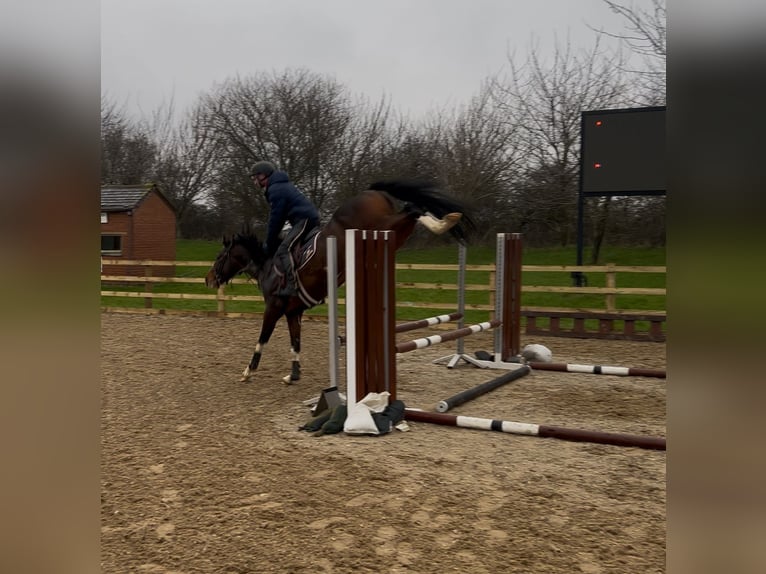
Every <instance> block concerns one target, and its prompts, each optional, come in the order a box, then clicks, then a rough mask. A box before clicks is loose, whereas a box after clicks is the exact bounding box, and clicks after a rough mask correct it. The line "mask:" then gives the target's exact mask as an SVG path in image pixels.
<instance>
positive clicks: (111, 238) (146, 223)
mask: <svg viewBox="0 0 766 574" xmlns="http://www.w3.org/2000/svg"><path fill="white" fill-rule="evenodd" d="M101 257H102V259H153V260H162V261H174V260H175V257H176V212H175V208H174V207H173V205H172V204H171V203H170V201H168V199H167V198H166V197H165V195H164V194H163V193H162V192H161V191H160V189H159V188H158V187H157V186H156V185H154V184H146V185H130V186H128V185H110V186H105V187H102V188H101ZM144 272H145V271H144V267H141V266H132V265H131V266H125V265H119V266H117V265H103V267H102V273H103V274H105V275H144ZM151 272H152V274H153V275H157V276H170V275H173V273H174V267H173V266H167V267H153V268H152V270H151Z"/></svg>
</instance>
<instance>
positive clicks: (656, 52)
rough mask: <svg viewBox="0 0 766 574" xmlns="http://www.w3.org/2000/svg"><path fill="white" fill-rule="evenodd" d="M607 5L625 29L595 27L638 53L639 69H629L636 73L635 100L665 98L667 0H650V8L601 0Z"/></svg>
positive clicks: (662, 100) (651, 102)
mask: <svg viewBox="0 0 766 574" xmlns="http://www.w3.org/2000/svg"><path fill="white" fill-rule="evenodd" d="M603 2H604V4H606V5H607V6H608V7H609V9H610V10H611V11H612V12H614V13H615V14H618V15H619V16H621V17H622V18H623V20H624V23H625V30H624V31H623V32H621V33H614V32H608V31H605V30H602V29H599V30H596V31H597V32H598V33H599V34H603V35H605V36H609V37H611V38H617V39H619V40H620V41H621V42H622V43H623V44H625V45H626V46H627V47H628V49H629V50H630V51H631V52H633V53H634V54H635V55H637V56H638V57H639V59H640V60H641V62H642V64H643V68H641V69H629V70H628V71H629V72H631V73H633V74H635V75H637V76H638V78H639V85H640V87H641V93H640V95H639V100H638V102H637V103H638V104H641V105H662V104H664V103H665V98H666V72H665V68H666V63H667V45H666V43H667V38H666V34H667V9H666V0H651V7H650V8H636V7H633V5H632V3H631V4H626V3H624V2H614V1H612V0H603Z"/></svg>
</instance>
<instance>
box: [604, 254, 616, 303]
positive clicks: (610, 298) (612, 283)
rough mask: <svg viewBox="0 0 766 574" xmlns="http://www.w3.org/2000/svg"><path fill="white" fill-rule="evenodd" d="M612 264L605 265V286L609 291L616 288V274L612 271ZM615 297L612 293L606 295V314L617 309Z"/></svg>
mask: <svg viewBox="0 0 766 574" xmlns="http://www.w3.org/2000/svg"><path fill="white" fill-rule="evenodd" d="M614 267H615V265H614V263H607V264H606V286H607V287H609V288H610V289H614V288H615V287H617V272H616V271H615V269H614ZM616 300H617V296H616V295H615V294H614V293H608V294H607V295H606V310H607V312H611V311H614V310H615V309H617V304H616Z"/></svg>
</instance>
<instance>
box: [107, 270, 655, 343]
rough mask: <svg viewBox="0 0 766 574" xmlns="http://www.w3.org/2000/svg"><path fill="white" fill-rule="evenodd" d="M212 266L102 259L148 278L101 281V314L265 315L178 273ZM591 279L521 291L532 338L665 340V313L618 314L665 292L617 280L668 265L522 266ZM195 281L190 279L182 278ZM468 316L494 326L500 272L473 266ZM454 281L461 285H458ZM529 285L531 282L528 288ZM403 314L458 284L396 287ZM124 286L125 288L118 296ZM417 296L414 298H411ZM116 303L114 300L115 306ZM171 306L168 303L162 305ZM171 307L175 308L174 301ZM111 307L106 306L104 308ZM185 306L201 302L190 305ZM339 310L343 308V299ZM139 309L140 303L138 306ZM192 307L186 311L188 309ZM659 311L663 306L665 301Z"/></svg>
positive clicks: (253, 303) (254, 302)
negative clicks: (421, 297)
mask: <svg viewBox="0 0 766 574" xmlns="http://www.w3.org/2000/svg"><path fill="white" fill-rule="evenodd" d="M211 264H212V262H211V261H156V260H135V259H133V260H123V259H106V258H104V259H102V269H103V266H110V269H114V268H113V267H111V266H131V267H134V268H135V267H136V266H138V267H140V268H143V269H144V275H142V276H137V275H104V274H102V275H101V284H102V289H101V296H102V300H104V299H103V298H122V299H123V301H122V302H120V301H119V300H118V301H117V303H116V304H112V305H109V304H104V305H102V310H104V311H108V312H124V313H145V314H154V313H157V314H171V313H182V314H192V315H208V316H211V315H212V316H221V317H249V316H254V315H259V314H260V311H261V310H262V301H263V300H262V298H261V296H260V293H259V292H258V291H257V289H255V288H252V289H251V294H242V293H239V294H234V293H232V291H233V290H237V289H239V287H238V286H241V285H246V284H250V283H251V282H250V281H248V280H246V279H244V278H237V279H234V280H233V281H232V282H231V285H233V288H232V287H226V286H223V287H220V288H218V290H217V292H216V293H212V292H206V291H209V290H208V289H207V288H206V287H205V286H204V283H205V280H204V278H203V277H201V276H200V275H201V274H202V271H197V270H194V271H189V272H186V271H184V272H179V271H178V268H184V269H190V270H193V269H194V268H198V267H202V268H204V269H205V270H206V269H208V268H209V267H210V266H211ZM166 266H175V267H176V273H175V276H173V277H162V276H155V275H153V272H152V270H153V268H156V267H166ZM396 269H397V271H421V272H422V271H431V272H443V271H447V272H454V273H455V278H457V271H458V266H457V265H433V264H431V265H427V264H402V263H399V264H397V265H396ZM536 272H537V273H539V272H543V273H551V272H553V273H566V274H567V275H568V276H571V274H572V273H583V274H585V273H591V274H599V275H601V274H603V276H604V281H603V282H604V286H585V287H575V286H562V285H535V284H524V285H523V286H522V288H521V291H522V316H523V317H524V319H525V321H524V323H525V326H524V329H525V332H526V333H527V334H536V335H545V336H564V337H580V338H605V339H628V340H645V341H658V342H661V341H664V340H665V331H664V326H665V319H666V313H665V311H664V309H654V310H647V309H626V308H619V307H618V299H617V298H618V297H619V296H620V295H632V296H635V295H641V296H648V297H654V298H657V297H664V296H665V294H666V291H665V288H651V287H618V286H617V285H618V281H617V279H618V275H624V274H629V273H653V274H663V275H664V274H665V272H666V268H665V267H664V266H616V265H611V264H609V265H603V266H598V265H580V266H577V265H561V266H551V265H522V279H524V278H525V277H529V276H532V277H534V273H536ZM476 273H479V274H480V276H481V277H483V278H484V279H485V280H484V281H482V282H476V281H474V282H473V283H471V282H470V278H471V277H475V276H476V275H475V274H476ZM184 275H189V276H184ZM466 278H467V279H466V285H465V293H466V297H465V299H466V303H465V310H466V313H467V314H468V313H470V312H481V314H483V317H481V318H480V319H481V320H490V319H492V318H493V317H492V312H493V311H494V298H495V266H494V264H492V265H467V266H466ZM455 280H456V279H455ZM525 283H528V282H527V281H525ZM158 284H161V285H163V289H162V291H156V290H155V286H156V285H158ZM396 285H397V289H398V290H399V293H398V295H397V309H400V310H403V309H409V310H413V309H415V310H423V313H422V315H421V316H423V317H425V316H427V315H432V314H434V313H433V310H437V309H438V310H442V311H444V310H454V308H455V306H456V304H451V303H445V302H433V301H428V302H426V301H408V300H407V293H414V292H417V291H420V290H429V291H434V290H436V291H452V292H454V293H455V297H454V299H452V300H453V301H456V300H457V290H458V285H457V284H451V283H440V282H431V283H420V282H407V281H398V282H397V284H396ZM121 287H122V289H120V288H121ZM408 290H415V291H408ZM474 292H480V295H479V297H483V298H484V299H485V301H486V302H469V299H470V298H473V299H475V298H476V297H471V296H470V295H471V294H472V293H474ZM535 293H548V294H557V295H561V296H562V297H561V300H562V305H561V306H558V307H540V306H529V305H524V298H525V297H524V295H525V294H535ZM567 295H592V296H597V297H598V298H599V300H602V301H603V306H600V307H593V306H589V307H577V306H570V305H565V303H566V298H567ZM139 299H143V307H137V306H136V305H135V303H132V304H130V303H126V301H131V300H139ZM114 301H115V300H114V299H112V302H114ZM162 301H165V302H166V303H164V304H163V303H162ZM171 301H172V302H173V303H170V302H171ZM104 302H105V303H108V302H109V301H108V299H107V300H106V301H104ZM185 302H197V303H193V304H188V305H187V304H186V303H185ZM240 302H245V303H247V304H248V306H249V307H251V309H248V310H242V305H239V303H240ZM338 303H339V305H344V304H345V299H343V297H342V296H341V298H340V299H339V301H338ZM139 305H140V304H139ZM232 305H237V306H238V307H239V308H240V310H236V311H235V310H232V308H231V307H232ZM184 307H186V308H184ZM658 307H664V301H663V302H662V304H661V305H658ZM326 316H327V312H326V307H324V306H319V307H317V308H315V309H314V310H312V311H311V312H310V313H309V314H307V316H306V318H307V319H309V320H311V319H324V318H326Z"/></svg>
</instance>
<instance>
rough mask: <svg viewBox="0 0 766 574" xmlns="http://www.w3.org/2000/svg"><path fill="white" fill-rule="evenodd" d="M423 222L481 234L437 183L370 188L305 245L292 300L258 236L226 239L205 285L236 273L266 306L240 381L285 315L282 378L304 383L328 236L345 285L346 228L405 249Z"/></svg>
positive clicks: (462, 235) (458, 235) (323, 286)
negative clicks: (388, 237)
mask: <svg viewBox="0 0 766 574" xmlns="http://www.w3.org/2000/svg"><path fill="white" fill-rule="evenodd" d="M397 200H398V201H397ZM401 202H404V204H403V205H401ZM417 223H421V224H422V225H424V226H425V227H426V228H427V229H429V230H430V231H432V232H433V233H436V234H441V233H444V232H447V231H449V232H450V234H451V235H452V236H453V237H454V238H455V239H456V240H457V241H459V242H461V243H465V242H466V241H467V239H468V237H469V236H470V234H471V233H472V232H473V231H474V230H475V224H474V222H473V220H472V219H471V216H470V213H469V209H468V207H467V206H466V205H464V204H463V203H462V202H459V201H457V200H456V199H454V198H451V197H449V196H448V195H446V194H444V193H442V192H440V191H439V190H438V189H436V187H435V186H434V185H433V184H431V183H428V182H409V181H403V180H389V181H380V182H377V183H374V184H372V185H371V186H370V187H369V190H367V191H364V192H362V193H360V194H358V195H356V196H354V197H352V198H351V199H350V200H348V201H347V202H345V203H344V204H342V205H341V206H340V207H339V208H338V209H337V211H335V213H334V214H333V216H332V219H330V221H329V222H328V223H327V224H326V225H324V226H323V227H322V228H321V229H320V230H319V231H318V233H316V234H315V235H313V236H312V237H309V238H308V240H307V241H305V242H304V245H303V246H302V247H301V253H300V254H295V255H294V261H295V268H296V271H297V273H296V274H297V279H298V281H297V283H298V285H299V293H298V294H297V295H293V296H289V297H283V296H278V295H276V293H277V291H278V290H279V287H280V282H281V281H282V279H283V272H282V271H281V270H279V269H276V267H275V265H274V263H273V262H272V260H271V259H270V258H268V257H267V255H266V253H265V252H264V250H263V246H262V243H261V241H260V240H259V239H258V237H257V236H256V235H255V234H253V233H249V232H248V233H240V234H237V235H235V236H234V237H230V238H225V239H224V242H223V245H224V247H223V249H222V250H221V251H220V253H219V254H218V256H217V257H216V260H215V262H214V263H213V266H212V267H211V268H210V270H209V271H208V272H207V275H206V277H205V284H206V285H207V286H208V287H210V288H213V289H217V288H218V287H219V286H220V285H224V284H226V283H228V282H229V281H230V280H231V279H232V278H233V277H235V276H236V275H238V274H240V273H246V274H248V275H250V276H251V277H252V278H253V279H255V281H256V282H257V283H258V286H259V288H260V290H261V292H262V294H263V298H264V301H265V303H266V308H265V310H264V312H263V323H262V325H261V332H260V335H259V336H258V342H257V344H256V345H255V351H254V352H253V356H252V358H251V360H250V363H249V364H248V365H247V367H245V370H244V372H243V373H242V378H241V379H240V380H241V381H248V380H249V379H250V378H251V376H252V375H253V374H254V372H255V370H256V369H257V368H258V363H259V362H260V360H261V354H262V352H263V349H264V347H265V345H266V344H267V343H268V342H269V339H270V338H271V335H272V333H273V332H274V327H275V326H276V324H277V321H279V319H280V318H281V317H282V316H284V317H285V318H286V320H287V327H288V331H289V334H290V346H291V353H292V371H291V373H290V374H289V375H287V376H286V377H284V378H283V379H282V380H283V381H284V382H285V383H288V384H289V383H292V382H294V381H296V380H298V379H300V351H301V319H302V317H303V312H304V311H305V310H306V309H310V308H311V307H313V306H315V305H318V304H320V303H321V302H322V301H323V299H324V298H325V297H326V296H327V270H326V268H327V254H326V249H327V240H326V239H327V237H330V236H334V237H336V238H337V250H338V286H340V285H342V284H343V282H344V279H345V278H344V272H345V252H346V250H345V239H346V233H345V231H346V229H366V230H375V231H385V230H392V231H395V232H396V249H399V248H400V247H401V246H402V245H403V244H404V243H405V242H406V241H407V239H408V238H409V237H410V236H411V235H412V233H413V231H414V230H415V226H416V224H417Z"/></svg>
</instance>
